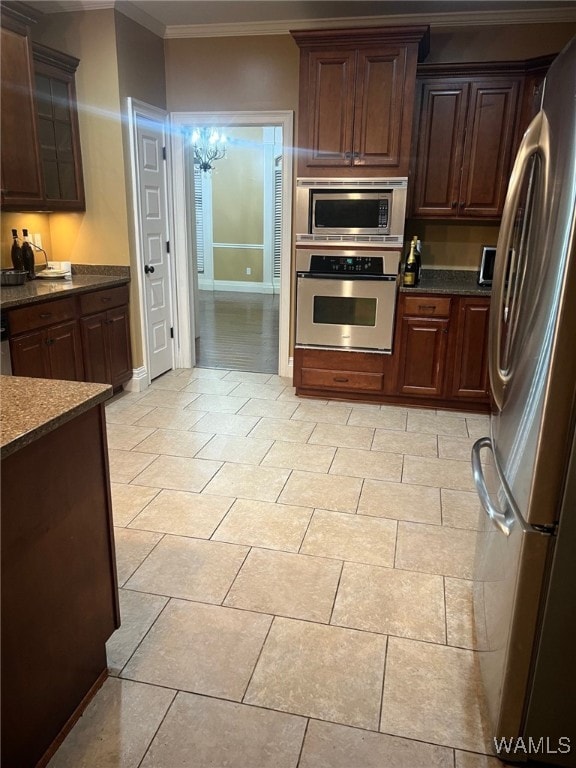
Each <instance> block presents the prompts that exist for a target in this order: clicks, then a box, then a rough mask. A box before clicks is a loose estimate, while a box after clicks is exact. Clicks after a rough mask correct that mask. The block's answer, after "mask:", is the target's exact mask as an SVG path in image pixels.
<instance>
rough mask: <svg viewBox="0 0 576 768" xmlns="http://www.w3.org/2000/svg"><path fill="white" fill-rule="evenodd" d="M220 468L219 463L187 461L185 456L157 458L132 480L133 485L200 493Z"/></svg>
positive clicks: (136, 454) (202, 460) (201, 460)
mask: <svg viewBox="0 0 576 768" xmlns="http://www.w3.org/2000/svg"><path fill="white" fill-rule="evenodd" d="M132 455H133V456H145V455H146V454H141V453H134V454H132ZM221 466H222V462H220V461H207V460H206V459H189V458H186V457H185V456H159V457H158V458H157V460H156V461H155V462H154V464H153V465H152V466H151V467H147V468H146V470H145V471H143V472H141V473H140V474H138V475H137V476H136V477H135V478H134V479H133V484H134V485H149V486H154V487H156V488H171V489H172V490H175V491H201V490H202V489H203V488H204V486H205V485H206V484H207V483H208V481H209V480H210V479H211V478H212V477H214V475H215V474H216V472H218V470H219V469H220V467H221ZM219 495H221V496H222V495H224V494H219Z"/></svg>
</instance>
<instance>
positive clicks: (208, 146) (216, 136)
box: [192, 127, 227, 171]
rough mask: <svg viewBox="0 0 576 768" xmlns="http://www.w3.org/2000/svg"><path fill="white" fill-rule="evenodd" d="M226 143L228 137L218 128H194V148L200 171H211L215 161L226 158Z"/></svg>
mask: <svg viewBox="0 0 576 768" xmlns="http://www.w3.org/2000/svg"><path fill="white" fill-rule="evenodd" d="M226 141H227V138H226V136H225V135H224V134H223V133H221V132H220V131H219V130H218V129H217V128H206V127H204V128H194V131H193V132H192V148H193V150H194V160H195V161H196V162H197V163H198V165H199V166H200V170H202V171H211V170H212V167H213V166H212V163H213V162H214V161H215V160H222V158H224V157H226Z"/></svg>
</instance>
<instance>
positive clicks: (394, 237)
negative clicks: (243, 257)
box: [296, 177, 407, 246]
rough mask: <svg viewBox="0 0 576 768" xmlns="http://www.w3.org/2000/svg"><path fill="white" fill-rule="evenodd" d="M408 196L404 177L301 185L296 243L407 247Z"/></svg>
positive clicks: (298, 184) (300, 182) (313, 181)
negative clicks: (405, 222) (406, 216)
mask: <svg viewBox="0 0 576 768" xmlns="http://www.w3.org/2000/svg"><path fill="white" fill-rule="evenodd" d="M406 190H407V179H406V178H403V177H402V178H390V179H346V178H344V179H340V178H334V179H313V178H301V179H298V180H297V182H296V242H297V243H322V242H331V243H335V242H336V243H337V242H342V243H346V242H348V243H350V242H353V243H355V244H362V242H366V243H382V244H388V245H397V246H402V244H403V236H404V217H405V214H406Z"/></svg>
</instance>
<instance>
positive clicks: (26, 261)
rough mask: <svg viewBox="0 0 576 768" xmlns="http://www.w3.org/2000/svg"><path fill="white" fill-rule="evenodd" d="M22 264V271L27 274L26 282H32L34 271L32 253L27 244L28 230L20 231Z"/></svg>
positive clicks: (30, 247)
mask: <svg viewBox="0 0 576 768" xmlns="http://www.w3.org/2000/svg"><path fill="white" fill-rule="evenodd" d="M22 263H23V265H24V269H25V270H26V272H28V280H34V278H35V277H36V271H35V269H34V251H33V250H32V246H31V245H30V243H29V242H28V230H27V229H23V230H22Z"/></svg>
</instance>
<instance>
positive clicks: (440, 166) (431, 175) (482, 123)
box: [411, 64, 523, 219]
mask: <svg viewBox="0 0 576 768" xmlns="http://www.w3.org/2000/svg"><path fill="white" fill-rule="evenodd" d="M463 70H465V71H463ZM522 86H523V74H522V73H517V74H516V73H514V72H512V73H503V72H502V71H498V68H497V67H494V66H492V65H490V64H488V65H486V64H484V65H465V66H460V67H459V65H424V66H423V67H422V68H421V71H420V72H419V77H418V85H417V97H416V110H415V120H414V141H413V167H412V171H413V173H412V179H411V187H412V205H411V212H412V215H413V216H415V217H419V218H423V217H434V218H475V219H487V218H499V217H500V216H501V214H502V208H503V205H504V198H505V196H506V189H507V185H508V178H509V174H510V168H511V163H512V159H513V152H514V149H515V144H516V137H517V132H518V127H519V125H518V117H519V112H520V100H521V99H520V97H521V93H522Z"/></svg>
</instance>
